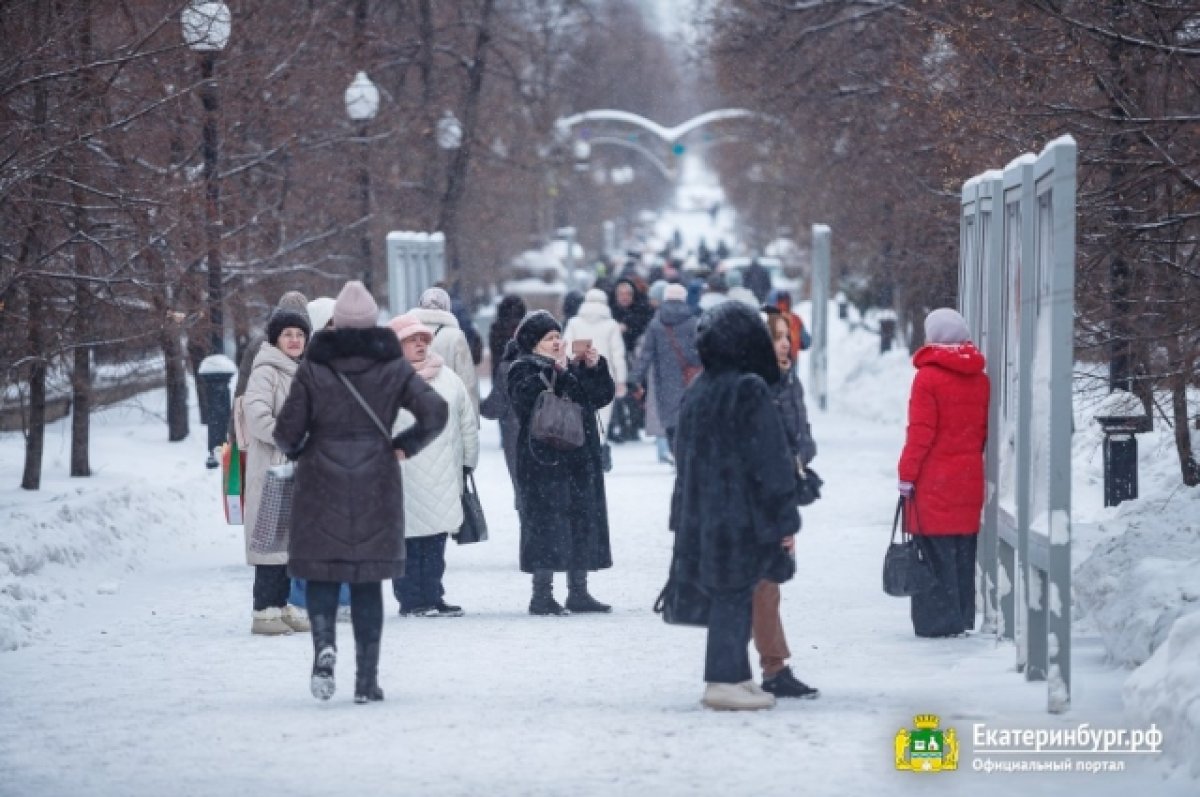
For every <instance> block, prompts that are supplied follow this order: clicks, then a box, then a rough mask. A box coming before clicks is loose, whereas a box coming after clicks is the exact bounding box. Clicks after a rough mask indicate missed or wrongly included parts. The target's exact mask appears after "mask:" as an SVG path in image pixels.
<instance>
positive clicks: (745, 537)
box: [230, 264, 988, 710]
mask: <svg viewBox="0 0 1200 797" xmlns="http://www.w3.org/2000/svg"><path fill="white" fill-rule="evenodd" d="M754 265H757V264H752V265H751V267H750V268H748V269H747V270H746V272H745V274H744V275H739V279H738V280H735V284H734V285H732V286H730V285H729V284H728V283H727V282H726V281H725V280H724V279H722V278H721V276H722V275H720V274H719V273H718V274H717V277H718V278H717V279H713V280H710V281H709V283H708V284H707V285H705V286H704V288H703V290H698V289H697V286H696V285H695V284H692V285H684V284H683V283H682V282H680V281H678V280H677V279H673V278H667V277H665V278H663V279H657V280H655V281H654V282H653V283H652V284H651V285H650V286H647V285H646V284H645V283H644V282H643V281H642V280H641V279H640V277H639V276H638V275H637V274H636V273H635V272H633V271H628V272H626V273H623V274H622V276H621V277H620V278H619V279H618V280H616V281H615V282H613V283H611V284H610V283H608V282H607V281H600V282H598V283H597V286H596V287H593V288H592V289H590V290H588V291H587V292H586V293H582V294H579V295H578V297H577V299H578V301H576V302H572V305H573V306H572V307H569V308H567V307H564V308H563V309H564V313H563V315H562V316H560V317H555V316H554V315H553V314H551V313H550V312H547V311H545V310H536V311H533V312H528V309H527V307H526V305H525V303H524V301H523V300H522V299H521V298H519V297H517V296H506V297H504V298H503V299H502V300H501V301H500V302H499V303H498V306H497V312H496V316H495V319H494V321H493V323H492V325H491V328H490V330H489V334H488V340H487V349H488V352H489V354H490V366H491V373H490V376H491V380H490V389H489V391H488V395H487V396H486V397H484V398H483V399H482V401H481V397H480V390H479V379H478V376H477V374H478V365H479V361H480V359H481V356H480V352H479V351H477V349H479V348H481V345H482V344H481V343H480V345H479V346H476V345H475V344H474V343H472V341H473V340H478V339H479V336H478V335H477V334H476V333H475V331H474V329H473V327H470V328H464V327H465V324H464V321H463V320H460V319H461V313H459V314H456V312H455V311H454V309H455V303H454V301H453V300H452V299H451V296H450V294H449V293H448V292H447V291H446V290H445V289H444V288H442V287H440V286H438V287H433V288H430V289H429V290H427V291H425V292H424V293H423V294H422V295H421V297H420V300H419V302H418V304H417V306H416V307H413V308H410V309H408V310H407V311H406V312H405V313H402V314H400V315H397V316H395V317H394V318H392V319H391V320H390V321H387V322H386V323H381V322H382V320H381V318H380V314H379V308H378V306H377V305H376V303H375V301H374V299H373V297H372V296H371V295H370V293H369V292H368V291H367V290H366V289H365V288H364V286H363V285H362V284H361V283H358V282H349V283H346V285H345V286H344V287H343V288H342V290H341V291H340V293H339V294H338V296H337V297H336V299H334V298H332V297H320V298H317V299H314V300H313V301H312V302H308V301H306V299H305V297H304V296H302V295H301V294H299V293H296V292H294V291H293V292H289V293H287V294H285V295H284V296H283V297H282V298H281V299H280V301H279V304H278V305H277V306H276V307H275V308H274V309H273V310H272V312H271V313H270V315H269V316H268V318H267V320H266V325H265V334H264V335H263V336H262V337H261V338H260V339H256V340H253V341H251V343H250V345H249V346H248V347H247V349H246V351H245V353H244V354H243V356H242V361H241V365H240V368H239V376H238V382H237V385H236V389H235V404H234V420H233V422H232V424H231V430H230V434H231V437H234V438H236V440H237V442H238V444H239V445H240V447H241V448H242V449H243V450H244V451H245V452H246V474H245V484H244V490H245V514H244V517H245V527H246V559H247V562H248V564H250V565H252V566H253V567H254V582H253V589H252V619H251V631H252V632H253V633H255V634H260V635H279V634H290V633H295V632H311V634H312V640H313V661H312V668H311V691H312V693H313V694H314V696H316V697H318V698H320V699H328V698H329V697H330V696H331V695H332V694H333V692H334V689H335V678H334V672H335V666H336V661H337V633H336V622H337V619H338V617H339V605H341V606H342V607H343V608H342V609H341V612H342V613H343V614H348V615H349V619H350V622H351V624H352V629H353V637H354V641H355V654H356V678H355V688H354V697H355V700H356V701H357V702H367V703H369V702H374V701H378V700H382V699H383V690H382V688H381V687H380V685H379V679H378V669H379V655H380V644H381V639H382V628H383V616H384V613H385V612H384V608H383V607H384V603H383V591H382V582H383V581H391V583H392V591H393V595H394V597H395V599H396V601H397V604H398V611H399V613H400V615H401V616H404V617H459V616H462V615H463V614H464V609H463V608H462V607H461V606H458V605H456V604H454V603H450V602H449V601H447V600H446V592H445V587H444V583H443V577H444V574H445V570H446V546H447V542H448V541H449V540H450V539H452V538H454V537H455V536H456V535H457V534H459V533H460V529H461V528H462V527H463V526H464V523H465V521H466V519H467V517H466V513H465V512H464V501H463V497H464V490H465V488H466V486H467V481H468V477H469V476H470V475H471V473H472V471H473V470H474V468H475V467H476V466H477V464H478V461H479V448H480V443H479V440H480V435H479V429H480V417H481V416H482V417H483V418H486V419H489V420H494V421H496V422H497V423H498V425H499V430H500V439H501V443H502V446H503V449H504V457H505V464H506V467H507V470H508V474H509V478H510V479H511V481H512V484H513V494H514V500H515V508H516V510H517V514H518V517H519V523H520V533H519V542H518V545H517V550H516V551H515V554H516V562H517V567H518V568H519V569H520V571H522V572H524V573H526V574H527V575H528V577H529V578H530V580H531V581H530V583H531V587H530V600H529V605H528V611H529V613H530V614H533V615H541V616H565V615H569V614H589V613H609V612H611V611H612V607H611V606H610V605H609V604H607V603H603V602H601V601H600V600H598V599H596V598H595V597H594V596H593V595H592V594H591V593H590V591H589V584H588V581H589V574H590V573H592V572H595V571H599V570H603V569H606V568H610V567H612V566H613V554H612V545H611V542H610V529H609V518H608V507H607V497H606V489H605V473H606V472H607V471H608V470H610V469H611V468H612V458H611V451H610V450H608V447H609V445H610V443H626V442H633V441H636V440H638V439H639V438H640V434H639V433H640V432H641V431H643V430H646V431H647V432H648V433H653V434H654V435H655V436H656V437H658V438H659V441H660V444H661V449H660V459H662V460H663V461H664V462H669V463H671V465H672V466H673V467H674V468H675V483H674V489H673V491H672V494H671V496H670V499H669V500H670V523H669V528H670V531H671V532H673V533H674V546H673V555H672V562H671V567H670V573H671V579H672V581H675V582H677V583H687V584H690V585H692V586H693V587H694V588H695V589H696V590H697V591H698V594H702V595H704V596H705V597H704V601H705V614H706V618H707V620H706V623H705V624H706V625H707V628H708V637H707V651H706V658H705V664H704V681H705V689H704V694H703V697H702V702H703V704H704V705H706V706H708V707H710V708H713V709H722V710H743V709H763V708H769V707H770V706H772V705H773V704H774V701H775V699H776V698H812V697H815V696H817V694H818V691H817V690H816V689H815V688H813V687H811V686H809V685H807V684H805V683H804V682H803V681H801V680H800V679H799V678H798V677H796V675H795V674H794V673H793V671H792V669H791V667H790V666H789V664H788V662H789V659H790V657H791V653H790V650H789V647H788V642H787V635H786V633H785V630H784V626H783V622H782V617H781V614H780V604H781V599H782V593H781V590H780V585H781V584H782V583H784V582H786V581H787V580H789V579H790V578H791V576H792V574H793V573H794V572H795V561H794V557H795V535H796V533H798V532H799V530H800V525H801V518H800V511H799V508H798V503H799V500H798V496H799V492H800V491H799V490H798V484H799V479H802V478H803V476H804V474H805V472H806V469H808V468H809V466H810V464H811V462H812V461H813V459H814V458H815V457H816V454H817V444H816V441H815V439H814V436H813V433H812V429H811V426H810V423H809V418H808V413H807V410H806V407H805V401H804V389H803V386H802V384H801V382H800V379H799V375H798V369H797V361H798V359H799V356H800V353H801V351H803V349H805V348H807V346H808V345H809V342H810V339H809V336H808V333H807V331H806V330H805V328H804V326H803V322H802V321H801V320H800V318H799V316H798V315H797V314H796V313H794V312H793V309H792V305H791V297H790V296H788V295H787V294H786V293H778V295H776V296H775V297H774V301H771V302H768V298H769V294H770V293H771V292H770V291H769V276H767V281H766V282H764V281H763V276H764V274H760V273H758V272H757V271H756V270H755V269H754ZM760 270H761V267H760ZM764 273H765V272H764ZM669 276H670V275H668V277H669ZM764 287H766V288H767V290H764ZM568 311H569V312H568ZM925 331H926V337H927V341H928V345H927V346H926V347H925V348H923V349H921V351H919V352H918V353H917V355H916V357H915V360H914V361H915V364H916V365H917V367H918V374H917V378H916V380H915V381H914V385H913V396H912V401H911V404H910V411H909V412H910V419H909V430H908V436H907V440H906V443H905V447H904V451H903V454H902V456H901V459H900V465H899V490H900V493H901V495H902V496H904V497H905V499H907V502H908V510H907V511H909V512H910V513H911V515H912V523H911V526H912V528H914V529H915V530H917V531H918V533H919V539H920V544H921V545H922V546H923V549H924V551H925V555H926V557H927V558H928V559H929V560H930V561H931V562H932V563H933V566H934V569H935V572H936V576H937V583H938V587H937V589H936V590H933V591H930V592H928V593H926V594H922V595H918V596H915V597H913V599H912V617H913V627H914V632H915V633H916V634H917V635H918V636H952V635H959V634H962V633H964V632H966V631H968V630H970V629H971V628H973V623H974V588H973V577H974V541H975V534H976V533H977V531H978V518H979V508H980V505H981V503H982V497H981V496H982V475H981V469H982V448H983V443H984V440H985V439H986V432H987V427H986V420H987V418H986V407H987V394H988V383H987V378H986V376H984V375H983V358H982V355H980V354H979V352H978V351H977V350H976V349H975V348H974V347H973V346H972V344H971V343H970V341H969V336H968V334H967V330H966V325H965V322H963V321H962V318H961V316H959V315H958V314H957V313H955V312H954V311H952V310H948V309H942V310H937V311H935V312H933V313H931V314H930V316H929V318H928V320H927V321H926V330H925ZM564 407H566V408H567V409H565V410H564V409H562V408H564ZM289 463H294V468H292V469H290V470H289ZM284 482H286V484H288V485H289V486H290V485H294V486H293V487H291V492H289V493H288V496H289V498H288V499H287V500H289V501H290V504H289V506H290V520H283V521H280V520H279V518H278V514H279V513H278V510H277V503H278V502H277V500H276V495H275V492H276V491H277V489H276V488H277V483H284ZM279 489H282V488H279ZM664 500H666V497H665V496H664ZM272 524H276V525H282V526H285V528H284V529H283V533H284V535H285V537H286V544H285V545H284V546H283V547H282V548H277V549H264V548H263V547H262V545H261V544H260V543H261V541H262V539H263V538H264V536H265V535H266V533H267V529H268V527H270V526H271V525H272ZM555 573H564V574H565V584H566V599H565V600H564V601H563V602H562V603H559V601H558V600H556V598H555V595H554V574H555ZM668 589H670V582H669V583H668ZM664 592H665V591H664ZM751 641H753V643H754V645H755V648H756V650H757V652H758V657H759V665H760V668H761V679H760V680H757V681H756V680H755V678H754V675H753V672H752V669H751V664H750V659H749V654H748V646H749V644H750V642H751Z"/></svg>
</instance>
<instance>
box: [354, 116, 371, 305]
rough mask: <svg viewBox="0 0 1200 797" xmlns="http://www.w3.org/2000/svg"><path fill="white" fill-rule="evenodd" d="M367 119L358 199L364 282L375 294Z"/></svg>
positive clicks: (363, 127) (360, 130) (362, 127)
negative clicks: (372, 262)
mask: <svg viewBox="0 0 1200 797" xmlns="http://www.w3.org/2000/svg"><path fill="white" fill-rule="evenodd" d="M367 124H368V122H367V120H366V119H364V120H363V121H362V122H361V123H360V124H359V128H358V136H359V138H360V139H361V140H362V169H361V171H360V172H359V174H358V199H359V210H360V216H361V218H362V220H363V222H362V225H363V227H362V238H361V239H360V244H359V246H360V250H359V252H360V256H361V258H362V260H361V264H360V267H361V270H362V283H363V286H364V287H366V289H367V293H370V294H374V292H375V278H374V268H373V267H372V264H371V163H370V152H371V150H370V147H369V146H368V145H367Z"/></svg>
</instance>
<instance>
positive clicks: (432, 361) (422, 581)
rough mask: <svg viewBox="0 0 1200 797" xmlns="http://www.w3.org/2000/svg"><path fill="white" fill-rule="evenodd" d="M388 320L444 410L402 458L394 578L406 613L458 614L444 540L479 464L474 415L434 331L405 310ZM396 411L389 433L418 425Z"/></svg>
mask: <svg viewBox="0 0 1200 797" xmlns="http://www.w3.org/2000/svg"><path fill="white" fill-rule="evenodd" d="M389 326H390V327H391V328H392V331H393V332H395V333H396V337H397V338H398V339H399V341H400V348H401V350H402V351H403V352H404V359H406V360H408V363H409V365H411V366H412V367H413V368H415V369H416V371H417V373H418V374H419V375H420V377H421V378H422V379H424V380H425V381H426V382H428V383H429V385H430V386H431V387H432V388H433V389H434V390H436V391H437V393H438V395H439V396H441V397H442V400H443V401H445V402H446V406H447V407H448V408H449V420H448V421H447V422H446V427H445V428H444V429H442V431H441V432H439V433H438V435H437V437H435V438H433V440H432V441H430V443H429V445H427V446H425V448H424V449H423V450H422V451H421V453H420V454H417V455H416V456H415V457H411V458H409V459H405V460H404V462H402V463H401V473H402V474H403V476H404V548H405V553H406V559H405V563H404V576H403V577H402V578H398V579H394V580H393V581H392V590H393V592H394V594H395V596H396V600H397V601H398V602H399V603H400V615H401V616H403V617H461V616H462V614H463V610H462V607H461V606H455V605H454V604H451V603H447V602H446V600H445V594H446V590H445V588H444V587H443V585H442V577H443V575H444V574H445V572H446V540H447V538H449V537H450V536H451V535H454V534H458V530H459V528H460V527H461V526H462V523H463V508H462V494H463V480H464V476H465V474H466V473H468V472H470V471H473V470H474V469H475V466H476V465H477V464H478V463H479V417H478V416H477V415H476V414H475V410H474V408H473V407H472V406H471V398H470V396H468V395H467V389H466V387H464V386H463V383H462V380H461V379H459V378H458V374H456V373H454V372H453V371H451V370H450V369H449V368H447V367H446V363H445V360H443V359H442V358H441V355H439V354H438V353H437V352H435V351H433V350H432V349H431V348H430V345H431V344H432V342H433V331H432V330H430V329H429V327H427V326H425V325H424V324H422V323H421V322H420V321H418V320H417V318H416V316H414V315H410V314H406V315H401V316H397V317H396V318H393V319H392V321H391V323H390V324H389ZM415 420H416V419H415V418H414V417H413V414H412V413H411V412H409V411H408V410H403V409H402V410H400V414H399V415H398V416H397V417H396V424H395V426H394V427H393V431H394V432H396V433H397V434H402V433H403V432H404V431H405V430H406V429H408V428H409V427H410V426H412V425H413V424H414V423H415Z"/></svg>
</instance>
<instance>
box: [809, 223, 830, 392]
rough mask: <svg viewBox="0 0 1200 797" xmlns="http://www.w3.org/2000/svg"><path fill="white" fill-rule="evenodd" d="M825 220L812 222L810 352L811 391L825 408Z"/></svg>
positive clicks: (827, 371) (827, 303)
mask: <svg viewBox="0 0 1200 797" xmlns="http://www.w3.org/2000/svg"><path fill="white" fill-rule="evenodd" d="M831 235H832V231H831V230H830V229H829V227H827V226H826V225H824V224H814V225H813V226H812V264H813V267H812V330H811V332H812V351H811V352H809V356H808V368H809V380H808V381H809V388H808V389H809V391H810V392H811V393H812V394H813V395H814V396H816V403H817V407H819V408H820V409H822V410H824V409H826V405H827V404H828V393H829V385H828V382H829V379H828V374H829V243H830V241H829V239H830V236H831Z"/></svg>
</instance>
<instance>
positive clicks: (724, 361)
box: [670, 302, 800, 710]
mask: <svg viewBox="0 0 1200 797" xmlns="http://www.w3.org/2000/svg"><path fill="white" fill-rule="evenodd" d="M697 348H698V349H699V352H700V359H701V361H702V362H703V363H704V373H702V374H701V375H700V376H699V377H698V378H697V379H696V381H695V383H694V384H692V386H691V387H690V388H689V389H688V392H687V395H686V396H685V397H684V401H683V408H682V410H681V411H680V413H679V426H678V428H677V432H676V438H675V463H676V477H675V490H674V493H673V494H672V496H671V522H670V527H671V530H672V531H674V532H675V548H674V556H673V561H672V570H671V572H672V577H673V578H676V579H678V580H679V581H681V582H684V583H689V584H692V585H694V586H695V587H698V588H699V589H700V590H701V591H703V592H704V593H705V594H706V595H708V597H709V599H710V610H709V617H708V646H707V651H706V655H705V665H704V680H705V683H706V686H705V690H704V697H703V699H702V703H703V704H704V705H705V706H707V707H709V708H713V709H722V710H742V709H763V708H770V707H772V706H774V705H775V697H774V696H773V695H771V694H770V693H768V692H765V691H763V689H762V688H761V687H760V686H759V685H758V683H756V682H755V680H754V676H753V672H752V671H751V669H750V657H749V655H748V651H747V646H748V645H749V642H750V636H751V627H752V620H753V601H754V590H755V588H756V587H757V586H758V583H759V582H760V581H761V580H762V579H763V578H766V577H767V576H768V575H769V574H772V573H773V571H774V570H775V565H776V564H777V563H778V562H779V561H780V560H781V559H783V560H788V559H789V553H788V551H789V550H790V549H791V547H792V538H793V536H794V535H795V534H796V532H797V531H799V529H800V513H799V511H798V510H797V509H796V475H795V463H794V462H793V460H792V453H791V449H790V448H789V446H788V442H787V436H786V431H785V430H784V427H783V421H782V420H781V419H780V417H779V410H778V409H777V408H776V407H775V402H774V398H773V396H772V395H771V385H773V384H775V383H776V382H778V381H779V378H780V373H779V366H778V365H777V364H776V362H775V353H774V350H773V348H772V346H771V339H770V337H769V336H768V334H767V328H766V326H765V325H764V324H763V322H762V319H761V318H760V317H759V314H758V311H756V310H753V309H751V308H749V307H747V306H746V305H744V304H742V303H741V302H724V303H722V304H720V305H718V306H716V307H714V308H713V309H711V310H708V311H706V312H705V313H704V315H703V316H701V318H700V324H699V332H698V335H697ZM788 564H790V561H788ZM784 577H786V576H784Z"/></svg>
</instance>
